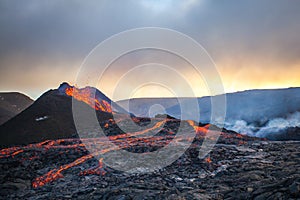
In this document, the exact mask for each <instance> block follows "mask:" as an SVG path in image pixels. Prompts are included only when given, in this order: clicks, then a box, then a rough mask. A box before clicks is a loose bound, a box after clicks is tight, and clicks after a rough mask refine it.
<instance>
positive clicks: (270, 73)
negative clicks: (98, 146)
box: [0, 0, 300, 100]
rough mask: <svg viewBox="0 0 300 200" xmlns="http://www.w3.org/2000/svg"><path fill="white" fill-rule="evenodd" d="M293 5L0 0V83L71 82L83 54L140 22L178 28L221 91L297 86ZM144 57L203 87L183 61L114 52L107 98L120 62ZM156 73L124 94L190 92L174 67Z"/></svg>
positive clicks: (288, 1)
mask: <svg viewBox="0 0 300 200" xmlns="http://www.w3.org/2000/svg"><path fill="white" fill-rule="evenodd" d="M299 8H300V1H295V0H285V1H282V0H243V1H237V0H226V1H217V0H186V1H181V0H139V1H136V0H126V1H124V0H101V1H96V0H87V1H79V0H73V1H58V0H51V1H50V0H49V1H47V0H45V1H40V0H26V1H17V0H1V1H0V26H1V31H0V70H1V73H0V91H19V92H22V93H25V94H27V95H29V96H30V97H32V98H34V99H35V98H37V97H38V96H40V95H41V94H42V93H43V92H45V91H47V90H49V89H51V88H57V87H58V86H59V84H60V83H62V82H64V81H67V82H69V83H71V84H74V83H76V78H77V75H78V72H79V70H80V67H81V64H82V63H83V61H84V59H85V58H86V56H87V55H88V54H89V53H90V52H91V50H92V49H94V48H95V47H96V46H97V45H98V44H99V43H100V42H102V41H104V40H105V39H107V38H109V37H111V36H112V35H114V34H118V33H120V32H122V31H126V30H129V29H134V28H142V27H162V28H168V29H172V30H175V31H179V32H181V33H183V34H186V35H188V36H189V37H191V38H193V39H194V40H195V41H197V42H198V43H199V44H201V45H202V46H203V47H204V48H205V49H206V51H207V52H208V54H209V55H210V56H211V58H212V60H213V61H214V63H215V64H216V68H217V70H218V72H219V74H220V77H221V79H222V83H223V86H224V92H235V91H242V90H248V89H262V88H286V87H297V86H300V56H299V54H300V23H299V20H300V12H299ZM158 54H159V55H158ZM162 54H163V55H164V56H162ZM149 57H152V58H153V57H155V58H157V62H158V63H159V62H160V61H162V60H165V59H166V58H167V60H169V62H168V64H169V65H176V67H177V68H180V69H181V70H183V71H185V72H186V74H185V75H186V76H187V77H186V78H185V80H187V79H188V80H189V84H190V86H191V87H192V88H193V91H194V94H195V95H196V96H204V95H207V94H208V92H207V88H205V83H204V82H205V81H203V80H201V77H200V78H199V77H197V76H195V74H194V73H193V72H192V71H191V70H189V67H188V66H187V65H185V64H184V62H183V61H180V59H178V58H175V57H174V56H172V55H169V54H168V55H167V54H166V55H165V54H164V53H157V52H151V51H144V52H142V53H141V52H136V53H132V54H131V55H128V56H127V58H123V59H120V60H117V61H116V62H115V63H114V65H115V67H114V68H113V70H111V72H110V74H109V73H108V75H107V76H106V77H104V79H103V81H101V84H100V83H99V86H98V88H99V89H100V90H101V91H102V92H104V93H105V94H107V95H108V96H109V97H111V98H113V99H114V100H119V99H122V98H125V97H126V95H125V96H124V95H123V96H122V95H118V94H117V95H116V94H115V88H114V86H112V85H113V84H112V80H111V79H110V77H112V76H115V80H118V79H120V77H121V76H122V75H124V74H126V73H127V72H128V69H129V67H125V66H130V65H132V64H133V63H135V64H136V63H140V62H139V61H140V60H143V61H147V59H148V58H149ZM159 59H161V60H159ZM175 61H176V62H175ZM154 69H159V67H157V66H148V67H147V68H144V70H142V71H137V72H135V73H133V74H131V75H130V76H128V77H127V79H128V80H126V83H125V82H124V84H123V85H122V87H123V88H132V87H131V85H134V82H135V81H136V80H135V78H134V77H137V76H139V75H141V74H145V75H144V76H149V77H152V76H153V77H155V76H156V75H157V74H160V73H161V74H163V73H167V72H163V70H162V71H160V70H158V71H155V70H154ZM161 69H162V68H161ZM164 69H165V68H164ZM167 74H168V73H167ZM162 77H165V79H167V80H168V84H169V85H168V87H161V85H159V84H152V85H151V84H145V85H144V86H143V87H140V88H135V89H134V90H131V91H130V90H129V89H128V91H129V93H130V94H129V93H128V94H127V95H129V96H130V97H145V96H174V94H173V93H172V88H176V89H178V88H179V89H178V90H177V91H179V92H178V93H176V95H178V96H188V95H189V93H186V91H187V90H186V89H185V88H184V86H183V85H184V83H183V82H184V81H185V80H180V81H179V79H178V77H179V76H178V74H177V75H176V73H175V74H174V73H169V75H168V76H162ZM104 80H105V81H104ZM177 80H178V81H177ZM168 88H169V89H168Z"/></svg>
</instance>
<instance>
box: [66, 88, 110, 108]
mask: <svg viewBox="0 0 300 200" xmlns="http://www.w3.org/2000/svg"><path fill="white" fill-rule="evenodd" d="M65 93H66V94H67V95H68V96H71V97H74V98H75V99H77V100H78V101H83V102H85V103H86V104H88V105H89V106H91V107H92V108H94V109H95V110H100V111H103V112H109V113H111V112H112V108H111V105H110V103H109V102H107V101H104V100H101V101H99V100H98V99H95V98H94V94H93V93H92V92H91V91H90V90H89V89H88V88H83V89H77V88H75V87H68V88H66V90H65Z"/></svg>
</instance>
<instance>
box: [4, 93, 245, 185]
mask: <svg viewBox="0 0 300 200" xmlns="http://www.w3.org/2000/svg"><path fill="white" fill-rule="evenodd" d="M66 91H68V93H69V92H72V94H73V95H74V96H75V97H77V98H79V99H83V100H86V99H84V98H82V97H83V96H84V97H89V95H90V93H88V92H86V93H85V92H81V91H80V92H78V91H77V90H76V89H75V91H76V92H74V90H69V89H67V90H66ZM79 93H80V95H78V94H79ZM82 94H84V95H82ZM78 96H80V97H78ZM87 101H89V102H91V101H90V100H89V99H88V98H87ZM107 108H108V107H107ZM99 109H100V107H99ZM106 110H107V109H106ZM180 122H181V123H184V124H185V125H186V126H189V129H188V128H187V129H186V130H187V131H190V130H192V131H195V133H196V136H197V137H196V138H197V139H203V138H204V136H205V135H206V134H209V131H208V128H209V127H210V126H209V125H206V126H203V127H201V126H198V125H197V124H196V123H195V122H193V121H180V120H172V119H163V120H159V121H157V122H156V123H155V124H154V126H153V127H150V128H148V129H146V130H143V131H138V132H133V133H127V134H119V135H116V136H108V137H107V138H108V139H109V140H110V141H112V142H108V140H107V138H106V139H105V138H103V137H98V138H86V139H81V140H80V139H59V140H47V141H44V142H41V143H37V144H30V145H27V146H23V147H11V148H7V149H2V150H0V159H10V158H11V159H18V160H19V161H20V162H25V161H26V160H27V161H29V162H34V161H35V160H37V159H40V160H43V157H47V156H49V157H50V158H49V159H51V160H52V159H53V158H56V159H58V157H59V156H63V157H62V159H59V161H60V162H62V164H61V165H60V166H59V167H54V168H53V169H52V170H50V171H49V172H48V173H46V174H44V175H42V176H40V177H37V178H35V179H34V180H33V182H32V186H33V187H34V188H37V187H41V186H43V185H45V184H47V183H49V182H53V181H55V180H57V179H59V178H62V177H63V173H64V172H65V171H66V170H68V169H70V168H72V167H75V166H78V165H81V164H83V163H86V162H87V161H89V160H91V159H93V158H95V157H100V159H99V160H98V164H97V165H96V166H94V167H92V168H89V169H85V170H83V171H81V172H79V174H78V175H89V174H96V175H105V173H106V170H105V165H104V163H105V160H103V158H101V155H104V154H106V153H108V152H113V151H116V150H120V149H123V150H128V149H131V150H132V149H133V150H134V149H139V148H140V150H141V149H142V150H143V151H144V152H145V151H146V152H148V151H150V150H147V149H159V148H162V147H164V146H165V145H167V144H169V143H170V142H171V141H173V142H174V143H175V144H178V145H179V144H180V142H182V141H183V140H185V141H186V140H187V138H184V137H174V136H175V135H176V128H175V129H174V127H176V126H177V125H179V124H180ZM114 123H115V122H114V121H112V120H107V123H106V124H108V125H107V126H109V125H110V124H114ZM120 123H122V122H120ZM124 123H126V122H124ZM166 123H171V124H172V125H171V126H170V127H173V128H170V127H169V126H168V125H166ZM191 127H192V129H191ZM157 129H159V132H158V134H157V135H154V136H152V137H136V136H139V135H141V136H143V135H144V134H146V133H148V132H153V131H154V130H157ZM173 129H174V130H173ZM221 137H223V138H230V139H237V144H238V142H240V141H241V139H242V138H243V137H244V136H242V135H239V134H232V133H225V132H222V133H221ZM191 140H194V138H191ZM190 142H192V141H190ZM86 149H93V150H94V151H93V152H91V153H89V152H88V151H87V150H86ZM145 149H146V150H145ZM138 152H140V151H138ZM68 156H70V157H71V158H73V159H69V160H68V159H67V160H65V159H66V158H67V157H68ZM74 157H75V160H74ZM61 160H62V161H61ZM63 162H68V163H63ZM206 162H211V160H210V158H208V159H207V160H206ZM81 168H82V167H81Z"/></svg>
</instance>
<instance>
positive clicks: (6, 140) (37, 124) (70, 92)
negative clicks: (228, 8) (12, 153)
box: [0, 83, 128, 147]
mask: <svg viewBox="0 0 300 200" xmlns="http://www.w3.org/2000/svg"><path fill="white" fill-rule="evenodd" d="M72 97H73V98H74V102H76V103H77V105H78V106H80V107H82V108H83V110H91V111H94V110H95V112H96V114H97V117H98V120H99V121H104V120H107V119H112V113H120V114H128V113H127V112H126V111H125V110H124V109H122V108H121V107H120V106H118V105H117V104H116V103H114V102H113V101H112V100H110V99H109V98H108V97H107V96H105V95H104V94H103V93H101V92H100V91H99V90H97V89H96V88H93V87H85V88H82V89H78V88H76V87H74V86H70V85H69V84H68V83H62V84H61V85H60V86H59V88H58V89H55V90H49V91H47V92H45V93H44V94H43V95H41V96H40V97H39V98H38V99H37V100H36V101H35V102H34V103H33V104H32V105H31V106H29V107H28V108H27V109H25V110H24V111H22V112H21V113H20V114H18V115H17V116H15V117H13V118H12V119H10V120H9V121H7V122H6V123H4V124H3V125H2V126H1V127H0V138H1V139H0V146H3V147H7V146H13V145H24V144H30V143H34V142H41V141H44V140H48V139H61V138H76V137H78V135H77V132H76V129H75V125H74V121H73V116H72ZM74 102H73V103H74Z"/></svg>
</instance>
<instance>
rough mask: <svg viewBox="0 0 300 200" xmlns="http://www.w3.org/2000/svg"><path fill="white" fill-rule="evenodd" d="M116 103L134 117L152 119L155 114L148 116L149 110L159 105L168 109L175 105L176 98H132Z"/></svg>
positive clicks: (176, 102)
mask: <svg viewBox="0 0 300 200" xmlns="http://www.w3.org/2000/svg"><path fill="white" fill-rule="evenodd" d="M116 103H118V104H119V105H120V106H122V107H123V108H124V109H126V110H127V111H129V112H131V113H133V114H134V115H136V116H141V117H154V116H155V114H154V115H153V116H149V110H150V108H151V107H152V106H154V105H156V104H159V105H162V106H163V107H164V108H169V107H172V106H175V105H177V104H178V100H177V98H133V99H126V100H121V101H117V102H116ZM157 114H162V113H157Z"/></svg>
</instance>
